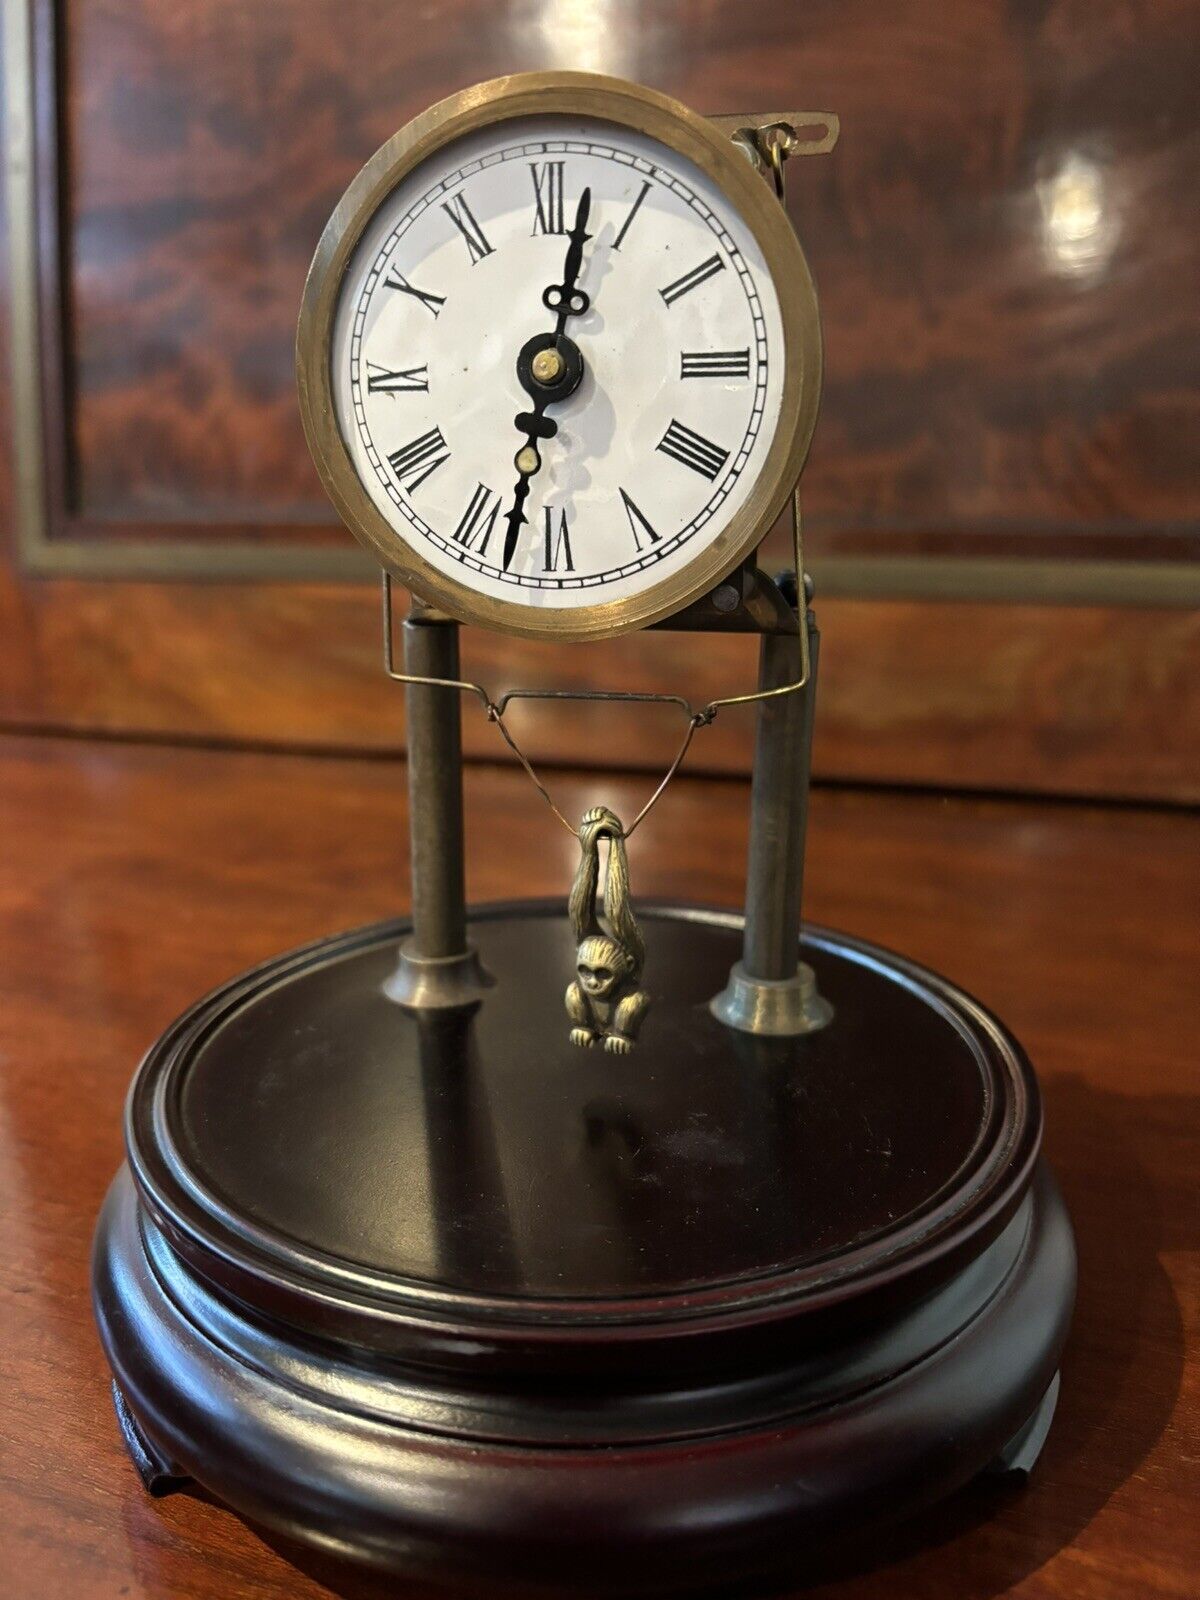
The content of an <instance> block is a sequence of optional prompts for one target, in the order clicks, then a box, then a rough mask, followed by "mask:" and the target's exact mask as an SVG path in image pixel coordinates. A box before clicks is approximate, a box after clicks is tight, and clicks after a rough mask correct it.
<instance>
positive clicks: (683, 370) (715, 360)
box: [679, 350, 750, 378]
mask: <svg viewBox="0 0 1200 1600" xmlns="http://www.w3.org/2000/svg"><path fill="white" fill-rule="evenodd" d="M679 376H680V377H681V378H748V377H749V376H750V352H749V350H685V351H684V352H683V354H682V355H681V356H680V357H679Z"/></svg>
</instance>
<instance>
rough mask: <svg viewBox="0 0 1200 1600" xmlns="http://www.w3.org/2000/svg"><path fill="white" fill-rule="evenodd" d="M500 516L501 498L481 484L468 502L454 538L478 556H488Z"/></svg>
mask: <svg viewBox="0 0 1200 1600" xmlns="http://www.w3.org/2000/svg"><path fill="white" fill-rule="evenodd" d="M499 514H500V496H499V495H498V494H496V493H495V492H494V491H493V490H491V489H489V488H488V486H487V485H486V484H485V483H481V484H480V485H479V486H478V488H477V489H476V490H475V492H474V494H472V496H471V498H470V499H469V500H468V501H467V509H466V510H465V511H464V512H463V514H462V520H461V521H460V522H459V524H458V527H457V528H455V530H454V538H455V539H456V540H457V541H458V543H459V544H461V545H465V546H466V548H467V549H468V550H473V551H474V552H475V553H476V555H481V556H482V555H486V553H487V547H488V540H489V539H490V538H491V537H492V529H493V528H494V527H495V526H496V518H497V516H498V515H499ZM476 541H478V543H476Z"/></svg>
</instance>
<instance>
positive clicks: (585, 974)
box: [575, 937, 629, 1000]
mask: <svg viewBox="0 0 1200 1600" xmlns="http://www.w3.org/2000/svg"><path fill="white" fill-rule="evenodd" d="M628 966H629V961H628V958H627V957H626V955H625V952H624V950H622V948H621V946H620V945H619V944H617V942H616V940H615V939H602V938H595V937H593V938H591V939H585V940H584V941H583V943H582V944H581V945H580V946H579V956H578V960H577V965H576V968H575V970H576V972H578V974H579V983H580V987H581V988H582V989H583V991H584V993H585V994H589V995H591V997H592V998H593V1000H604V999H606V998H607V997H608V995H610V994H611V993H612V991H613V989H614V988H615V987H616V985H617V983H618V982H619V981H620V979H621V978H623V977H624V976H625V972H626V970H627V968H628Z"/></svg>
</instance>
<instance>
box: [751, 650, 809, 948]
mask: <svg viewBox="0 0 1200 1600" xmlns="http://www.w3.org/2000/svg"><path fill="white" fill-rule="evenodd" d="M800 655H801V651H800V638H799V634H798V633H796V634H792V635H787V634H783V635H780V634H766V635H764V637H763V640H762V644H761V647H760V656H759V680H758V681H759V688H760V690H766V689H774V688H776V687H777V686H778V685H779V684H781V683H790V682H792V681H793V680H794V679H795V678H796V677H797V676H798V674H799V668H800ZM810 659H811V651H810ZM810 706H811V674H810V682H809V685H808V686H806V688H805V689H804V690H803V691H801V692H800V693H799V694H792V695H786V696H783V697H781V698H779V699H770V700H763V701H761V702H760V704H759V708H758V730H757V735H756V739H755V747H754V775H753V780H752V783H751V789H750V847H749V854H748V859H747V863H746V932H745V939H744V942H743V947H742V965H743V967H744V969H745V971H746V974H747V976H748V977H751V978H769V979H772V980H778V979H781V978H791V977H794V976H795V973H796V968H797V965H798V963H799V959H800V957H799V931H800V885H801V881H802V878H803V870H804V869H803V845H804V824H805V820H806V812H807V809H808V808H807V787H808V786H807V781H806V780H807V772H806V770H805V768H806V763H805V759H804V756H805V730H806V725H807V727H808V728H811V725H812V717H811V714H810V715H808V716H806V715H805V712H806V710H808V709H809V708H810Z"/></svg>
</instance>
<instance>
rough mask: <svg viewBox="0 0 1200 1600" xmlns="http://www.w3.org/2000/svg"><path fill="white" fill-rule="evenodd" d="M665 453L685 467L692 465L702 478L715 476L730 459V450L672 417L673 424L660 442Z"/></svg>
mask: <svg viewBox="0 0 1200 1600" xmlns="http://www.w3.org/2000/svg"><path fill="white" fill-rule="evenodd" d="M658 448H659V449H660V450H661V451H662V453H663V454H664V455H667V456H672V457H674V459H675V460H676V461H678V462H680V463H682V465H683V466H685V467H691V469H692V471H693V472H698V473H699V474H700V476H701V477H702V478H708V479H710V480H711V479H712V478H715V477H716V475H717V473H718V472H720V470H721V468H722V467H723V466H724V465H725V463H726V462H727V461H728V460H729V451H728V450H722V449H721V447H720V445H717V444H713V442H712V440H711V439H706V438H705V437H704V435H703V434H702V433H697V432H696V431H695V430H694V429H693V428H685V427H684V425H683V423H682V422H676V421H675V419H674V418H672V419H671V426H670V427H669V428H668V429H667V431H666V433H664V434H663V436H662V438H661V439H660V440H659V442H658Z"/></svg>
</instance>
